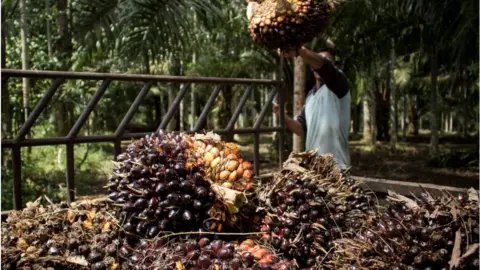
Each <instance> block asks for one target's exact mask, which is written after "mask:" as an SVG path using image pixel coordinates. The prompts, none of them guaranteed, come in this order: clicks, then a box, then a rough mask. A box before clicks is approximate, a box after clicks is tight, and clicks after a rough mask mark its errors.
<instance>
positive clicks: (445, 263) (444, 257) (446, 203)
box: [332, 189, 480, 269]
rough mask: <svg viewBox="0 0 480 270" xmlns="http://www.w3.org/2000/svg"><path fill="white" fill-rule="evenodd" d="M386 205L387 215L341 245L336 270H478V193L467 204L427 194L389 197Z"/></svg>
mask: <svg viewBox="0 0 480 270" xmlns="http://www.w3.org/2000/svg"><path fill="white" fill-rule="evenodd" d="M387 199H388V201H389V203H390V205H389V206H388V209H387V211H385V212H384V213H381V214H380V213H379V214H378V215H376V216H372V217H370V220H368V222H366V223H365V225H364V226H363V227H362V229H361V230H359V231H358V233H357V235H356V236H355V237H352V239H338V240H337V241H336V251H335V258H334V260H332V262H336V268H338V269H341V268H342V267H343V266H345V265H354V266H355V267H356V269H478V267H479V255H480V254H479V243H478V242H479V241H478V239H479V223H478V222H479V221H478V219H479V211H478V193H477V192H476V191H475V190H473V189H471V190H470V191H469V196H468V198H465V197H464V196H459V198H455V197H453V196H451V195H450V194H448V195H447V194H446V195H444V196H443V197H441V198H434V197H432V196H431V195H430V194H428V193H427V192H425V193H423V194H422V196H421V197H420V198H408V197H405V196H402V195H399V194H396V193H393V192H390V193H389V197H388V198H387ZM342 265H343V266H342ZM345 269H346V268H345Z"/></svg>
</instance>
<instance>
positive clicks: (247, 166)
mask: <svg viewBox="0 0 480 270" xmlns="http://www.w3.org/2000/svg"><path fill="white" fill-rule="evenodd" d="M243 168H244V169H245V170H251V169H252V164H251V163H250V162H248V161H244V162H243Z"/></svg>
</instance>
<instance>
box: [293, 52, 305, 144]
mask: <svg viewBox="0 0 480 270" xmlns="http://www.w3.org/2000/svg"><path fill="white" fill-rule="evenodd" d="M305 75H306V74H305V63H304V62H303V59H302V58H301V57H297V58H296V59H295V70H294V78H295V79H294V86H293V102H294V103H293V104H294V105H293V114H294V115H298V114H299V113H300V112H301V111H302V109H303V106H304V104H305V84H306V76H305ZM304 148H305V146H304V142H303V138H302V137H300V136H298V135H295V134H293V151H294V152H301V151H303V149H304Z"/></svg>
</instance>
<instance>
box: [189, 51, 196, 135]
mask: <svg viewBox="0 0 480 270" xmlns="http://www.w3.org/2000/svg"><path fill="white" fill-rule="evenodd" d="M196 62H197V54H196V53H195V52H194V53H193V55H192V64H193V65H194V66H195V63H196ZM190 91H191V92H190V129H191V130H193V128H194V127H195V124H196V123H195V121H196V117H195V116H196V105H197V104H196V95H195V84H192V86H191V89H190Z"/></svg>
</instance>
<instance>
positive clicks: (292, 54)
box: [278, 49, 298, 58]
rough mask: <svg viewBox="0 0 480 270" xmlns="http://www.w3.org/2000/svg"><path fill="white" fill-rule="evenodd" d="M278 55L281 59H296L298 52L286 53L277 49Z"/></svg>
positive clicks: (290, 51) (289, 51)
mask: <svg viewBox="0 0 480 270" xmlns="http://www.w3.org/2000/svg"><path fill="white" fill-rule="evenodd" d="M278 54H279V55H280V56H282V57H286V58H289V57H297V56H298V51H296V50H288V51H285V50H282V49H278Z"/></svg>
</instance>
